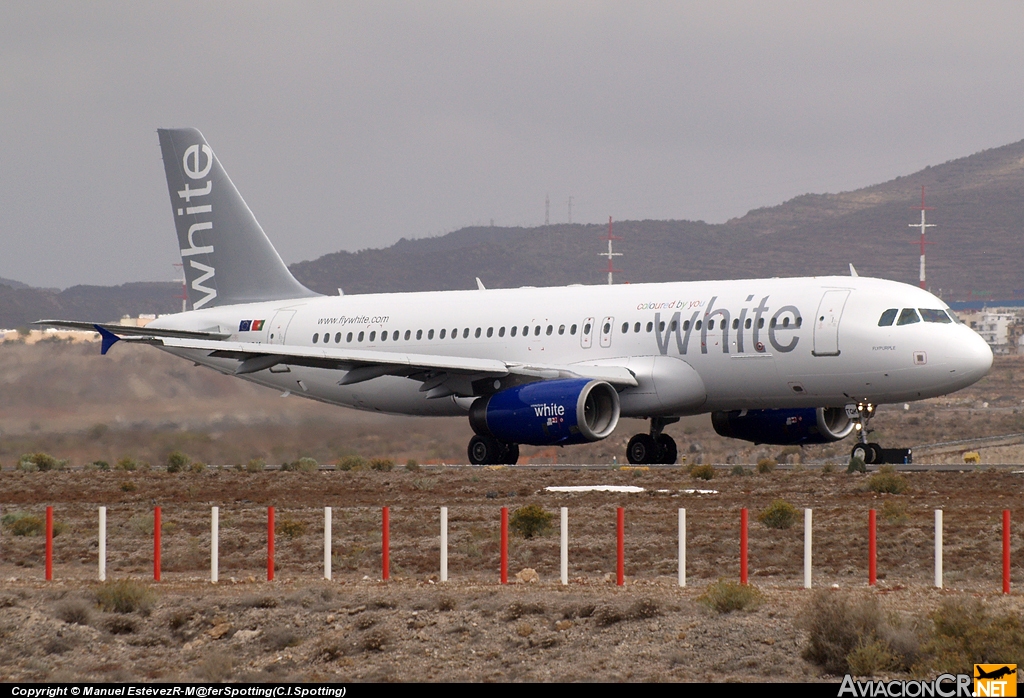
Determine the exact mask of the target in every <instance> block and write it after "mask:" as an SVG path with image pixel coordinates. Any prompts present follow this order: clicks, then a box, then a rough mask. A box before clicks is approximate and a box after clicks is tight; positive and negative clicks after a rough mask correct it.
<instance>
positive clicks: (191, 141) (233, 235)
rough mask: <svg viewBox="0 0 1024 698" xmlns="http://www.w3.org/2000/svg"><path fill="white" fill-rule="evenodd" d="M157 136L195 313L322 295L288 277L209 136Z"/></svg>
mask: <svg viewBox="0 0 1024 698" xmlns="http://www.w3.org/2000/svg"><path fill="white" fill-rule="evenodd" d="M157 133H158V134H159V135H160V150H161V152H162V154H163V159H164V171H165V172H166V174H167V188H168V191H169V193H170V195H171V214H172V215H173V217H174V227H175V228H176V230H177V232H178V243H179V249H180V250H181V261H182V264H183V265H184V271H185V284H186V290H187V293H188V301H189V304H190V305H191V307H192V309H193V310H196V309H199V308H212V307H216V306H219V305H231V304H235V303H253V302H257V301H270V300H285V299H291V298H308V297H311V296H316V295H318V294H316V293H314V292H313V291H310V290H309V289H308V288H306V287H305V286H303V285H302V284H300V283H299V282H298V281H296V280H295V277H294V276H292V274H291V272H290V271H288V267H286V266H285V264H284V261H283V260H282V259H281V257H280V255H278V254H277V250H275V249H274V246H273V245H271V244H270V240H268V239H267V236H266V234H265V233H264V232H263V228H261V227H260V224H259V223H257V222H256V217H255V216H253V215H252V211H250V210H249V207H248V206H246V204H245V201H244V200H243V199H242V196H241V195H240V194H239V193H238V190H237V189H235V185H234V184H232V183H231V179H230V178H229V177H228V174H227V172H225V171H224V168H223V167H222V166H221V164H220V161H219V160H218V159H217V156H216V155H214V153H213V150H212V149H211V148H210V146H209V145H208V144H207V142H206V139H205V138H203V134H201V133H200V132H199V131H197V130H196V129H194V128H180V129H158V130H157Z"/></svg>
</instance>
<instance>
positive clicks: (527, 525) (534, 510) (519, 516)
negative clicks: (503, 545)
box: [508, 504, 555, 538]
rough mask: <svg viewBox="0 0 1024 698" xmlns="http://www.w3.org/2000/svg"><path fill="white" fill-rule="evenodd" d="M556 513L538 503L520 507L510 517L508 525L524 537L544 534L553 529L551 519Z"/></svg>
mask: <svg viewBox="0 0 1024 698" xmlns="http://www.w3.org/2000/svg"><path fill="white" fill-rule="evenodd" d="M554 517H555V515H554V514H552V513H551V512H549V511H544V508H543V507H541V506H540V505H538V504H528V505H527V506H525V507H519V508H518V509H516V510H515V511H514V512H512V516H510V517H509V520H508V527H509V529H510V530H511V531H512V532H513V533H516V534H518V535H520V536H522V537H523V538H533V537H534V536H543V535H545V534H546V533H548V531H550V530H551V521H552V519H554Z"/></svg>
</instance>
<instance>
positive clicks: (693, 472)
mask: <svg viewBox="0 0 1024 698" xmlns="http://www.w3.org/2000/svg"><path fill="white" fill-rule="evenodd" d="M714 476H715V469H714V467H713V466H712V465H711V464H710V463H705V464H704V465H695V466H693V468H691V469H690V477H692V478H694V479H697V480H710V479H711V478H713V477H714Z"/></svg>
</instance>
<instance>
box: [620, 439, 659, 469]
mask: <svg viewBox="0 0 1024 698" xmlns="http://www.w3.org/2000/svg"><path fill="white" fill-rule="evenodd" d="M660 452H661V449H660V448H658V444H657V442H655V440H654V439H653V438H651V436H650V435H649V434H637V435H636V436H634V437H633V438H632V439H630V440H629V443H628V444H627V445H626V460H627V461H629V462H630V463H631V464H632V465H648V464H650V463H657V462H658V456H659V455H660Z"/></svg>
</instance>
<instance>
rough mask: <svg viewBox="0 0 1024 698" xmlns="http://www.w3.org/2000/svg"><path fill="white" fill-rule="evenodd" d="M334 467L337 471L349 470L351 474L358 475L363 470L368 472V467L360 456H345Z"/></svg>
mask: <svg viewBox="0 0 1024 698" xmlns="http://www.w3.org/2000/svg"><path fill="white" fill-rule="evenodd" d="M335 467H337V468H338V470H344V471H350V470H351V471H353V472H357V473H358V472H361V471H363V470H368V469H369V467H370V465H369V463H367V462H366V459H365V458H363V457H362V456H345V457H344V458H342V459H341V460H339V461H338V464H337V466H335Z"/></svg>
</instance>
